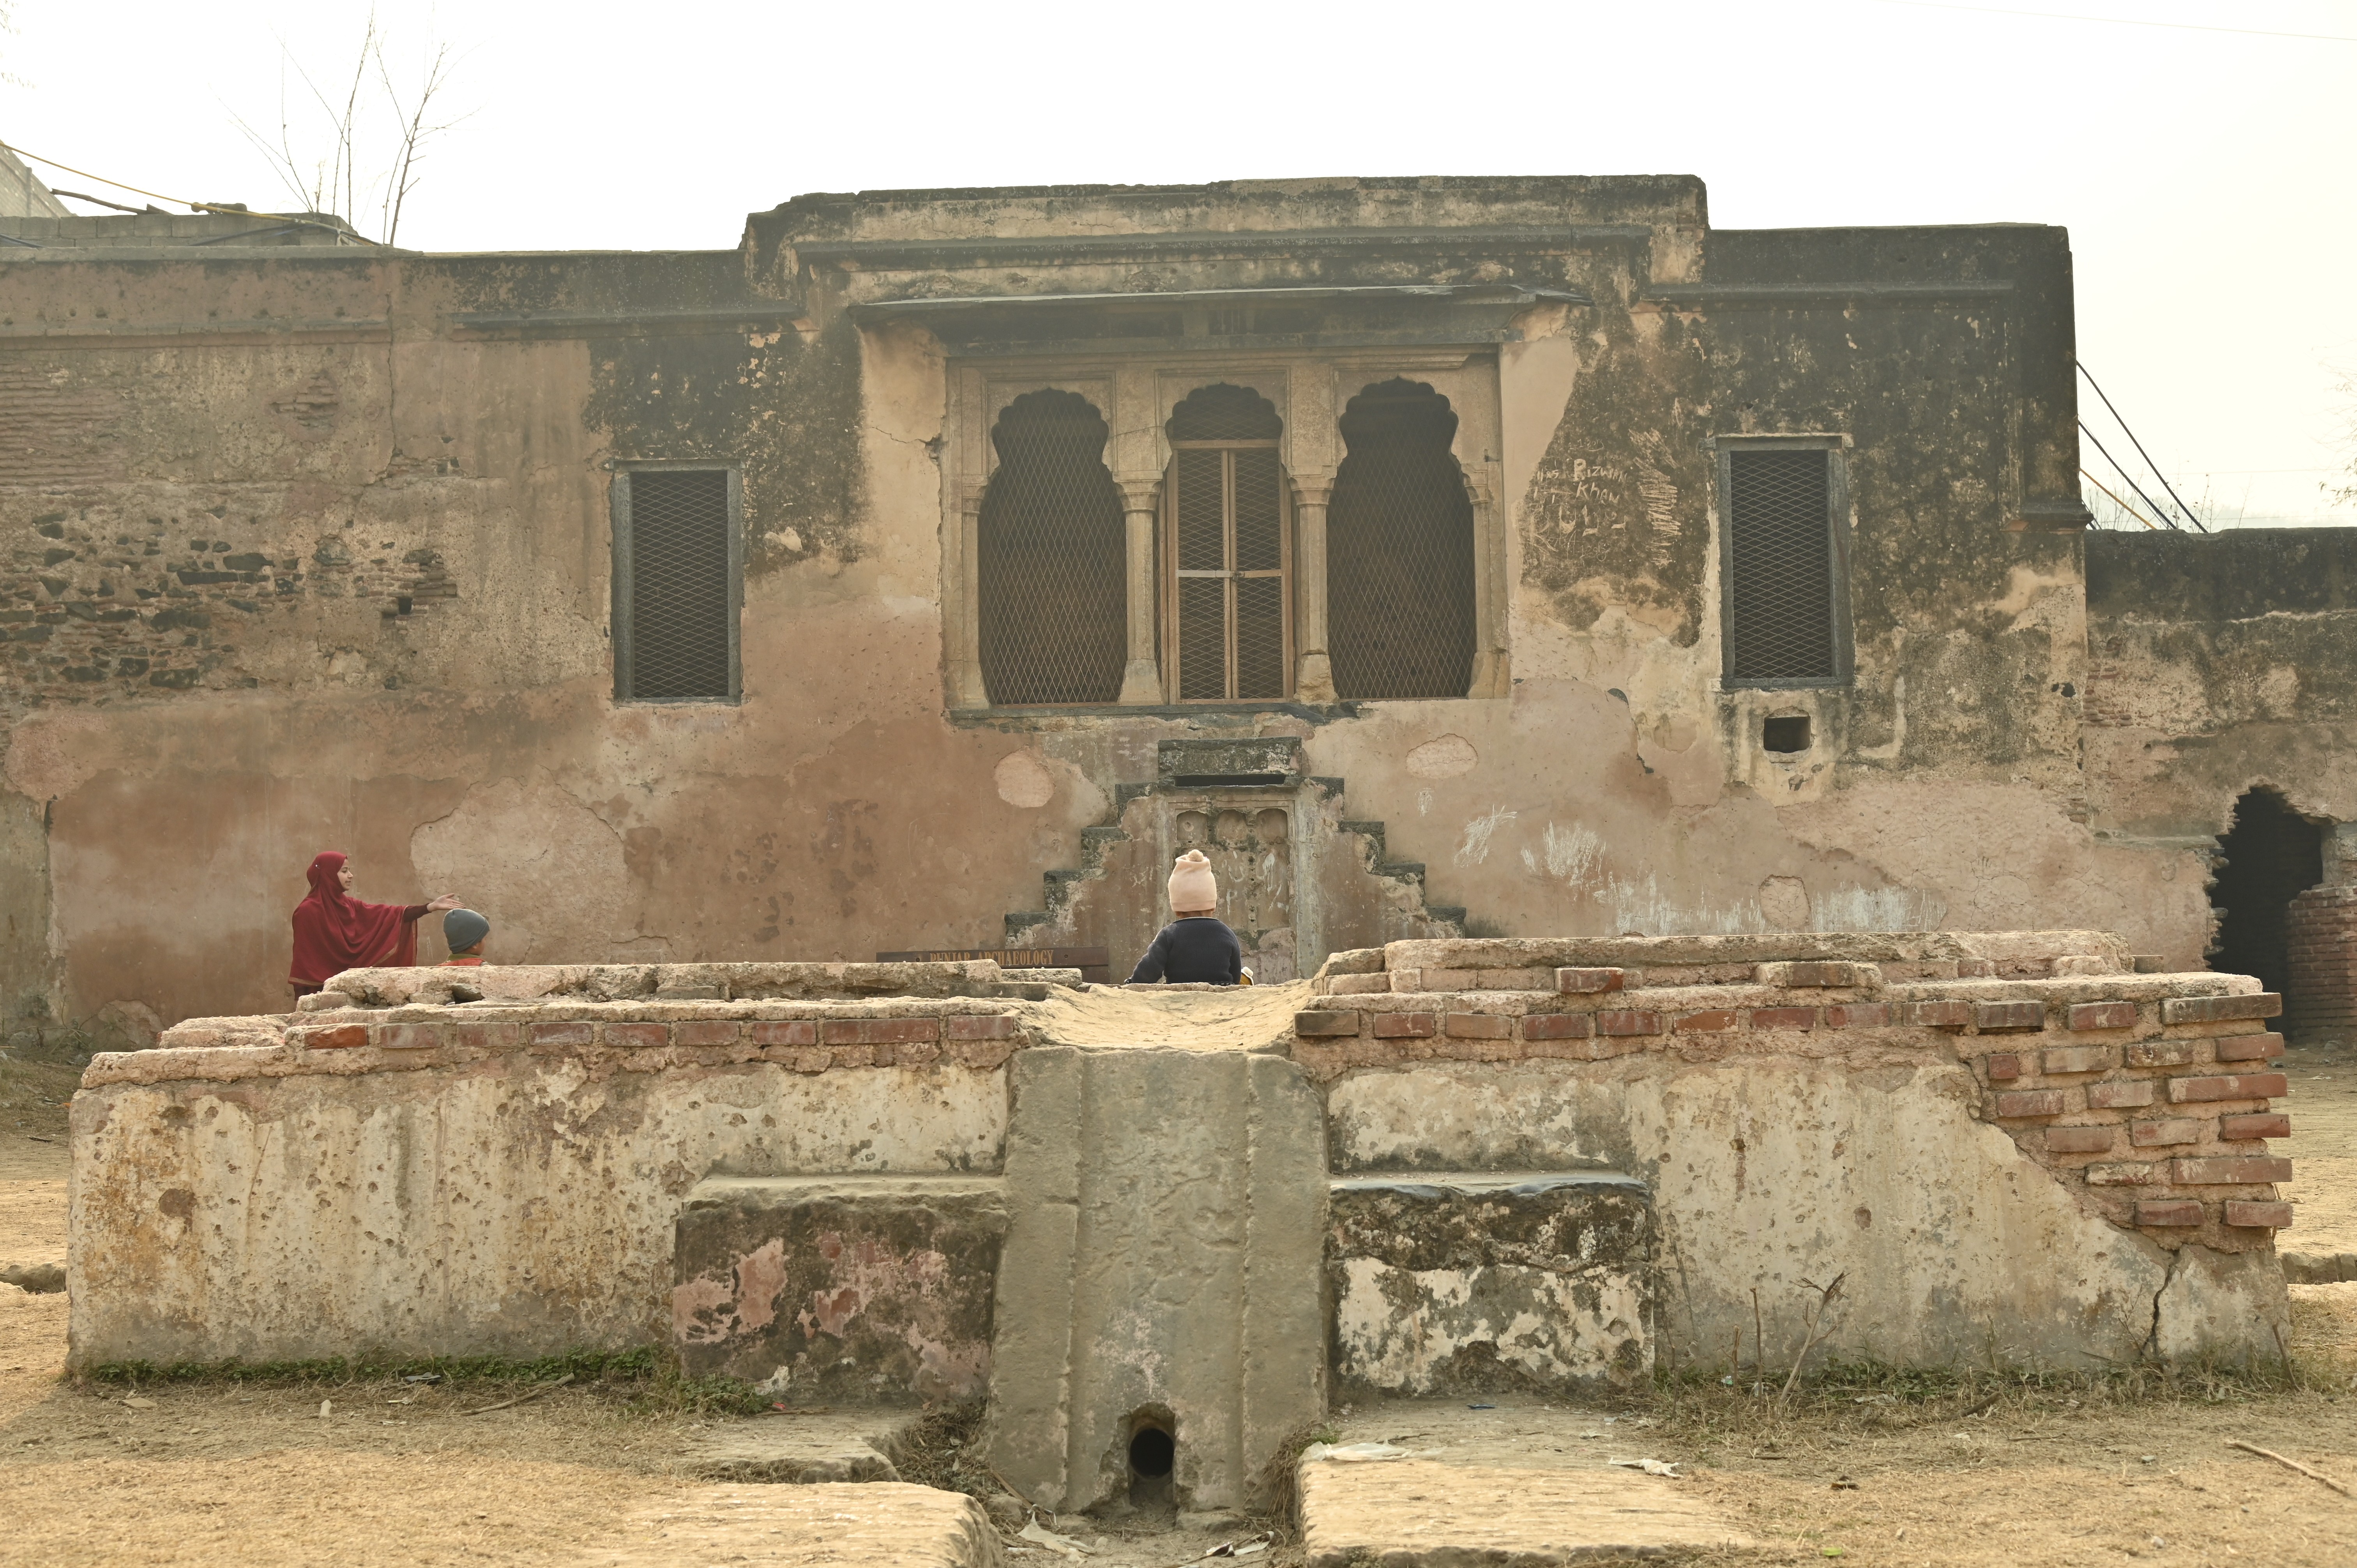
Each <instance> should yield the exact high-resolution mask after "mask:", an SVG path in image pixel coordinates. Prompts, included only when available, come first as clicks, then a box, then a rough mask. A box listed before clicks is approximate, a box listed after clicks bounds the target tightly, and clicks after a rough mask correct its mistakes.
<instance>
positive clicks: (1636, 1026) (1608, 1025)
mask: <svg viewBox="0 0 2357 1568" xmlns="http://www.w3.org/2000/svg"><path fill="white" fill-rule="evenodd" d="M1596 1032H1597V1033H1598V1034H1599V1035H1658V1034H1660V1033H1661V1032H1662V1015H1660V1014H1659V1013H1652V1012H1646V1011H1644V1010H1642V1009H1624V1010H1620V1011H1614V1012H1606V1013H1598V1015H1596Z"/></svg>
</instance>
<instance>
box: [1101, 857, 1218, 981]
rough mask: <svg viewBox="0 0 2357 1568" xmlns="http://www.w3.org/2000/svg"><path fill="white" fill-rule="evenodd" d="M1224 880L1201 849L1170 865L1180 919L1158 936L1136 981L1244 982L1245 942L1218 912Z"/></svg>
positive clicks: (1140, 963) (1137, 971)
mask: <svg viewBox="0 0 2357 1568" xmlns="http://www.w3.org/2000/svg"><path fill="white" fill-rule="evenodd" d="M1219 908H1220V879H1219V877H1218V875H1215V874H1214V873H1213V872H1212V870H1211V861H1210V860H1209V859H1208V858H1207V857H1206V856H1205V855H1204V854H1203V852H1202V851H1201V850H1200V849H1190V850H1189V851H1188V852H1187V853H1186V854H1182V855H1180V856H1179V861H1178V864H1177V865H1173V866H1172V867H1171V868H1170V912H1171V914H1173V915H1175V916H1176V917H1178V918H1176V919H1174V920H1172V921H1171V922H1170V923H1169V924H1168V925H1167V926H1165V927H1163V928H1162V929H1161V930H1160V931H1159V932H1158V933H1157V935H1156V936H1155V939H1154V945H1153V946H1152V947H1150V948H1147V949H1146V956H1145V957H1144V958H1142V959H1139V960H1138V961H1137V968H1136V969H1135V971H1133V972H1131V974H1130V977H1129V983H1131V984H1132V985H1141V984H1151V983H1154V982H1155V981H1157V980H1163V981H1169V982H1171V983H1174V984H1185V983H1189V982H1190V981H1192V982H1200V983H1208V984H1211V985H1236V984H1240V983H1242V982H1243V973H1244V950H1243V943H1242V942H1239V941H1238V940H1236V934H1235V932H1233V931H1232V930H1230V929H1228V927H1227V922H1225V921H1224V920H1222V919H1221V918H1220V917H1219V914H1218V912H1217V911H1218V909H1219Z"/></svg>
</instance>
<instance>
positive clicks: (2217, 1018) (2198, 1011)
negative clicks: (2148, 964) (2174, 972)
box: [2160, 991, 2283, 1024]
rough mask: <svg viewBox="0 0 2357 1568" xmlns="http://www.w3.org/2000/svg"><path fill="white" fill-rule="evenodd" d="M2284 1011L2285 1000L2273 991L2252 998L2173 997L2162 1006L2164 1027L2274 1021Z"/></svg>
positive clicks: (2254, 995)
mask: <svg viewBox="0 0 2357 1568" xmlns="http://www.w3.org/2000/svg"><path fill="white" fill-rule="evenodd" d="M2282 1011H2283V998H2282V997H2280V996H2278V995H2276V993H2274V992H2272V991H2261V992H2258V993H2255V994H2253V995H2249V996H2172V997H2170V998H2169V1000H2168V1001H2166V1002H2163V1003H2162V1004H2160V1021H2161V1022H2162V1023H2164V1024H2222V1023H2232V1022H2234V1021H2236V1020H2239V1019H2243V1018H2272V1017H2274V1016H2275V1015H2276V1014H2278V1013H2280V1012H2282Z"/></svg>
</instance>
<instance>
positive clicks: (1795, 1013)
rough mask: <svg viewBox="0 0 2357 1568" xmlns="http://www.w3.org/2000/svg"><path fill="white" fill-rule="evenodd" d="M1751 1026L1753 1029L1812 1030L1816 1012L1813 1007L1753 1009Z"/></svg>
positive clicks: (1815, 1020)
mask: <svg viewBox="0 0 2357 1568" xmlns="http://www.w3.org/2000/svg"><path fill="white" fill-rule="evenodd" d="M1751 1026H1752V1027H1753V1028H1755V1029H1813V1028H1815V1027H1816V1026H1817V1010H1816V1009H1815V1008H1813V1007H1754V1008H1753V1009H1752V1010H1751Z"/></svg>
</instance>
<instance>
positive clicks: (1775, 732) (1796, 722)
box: [1760, 714, 1809, 753]
mask: <svg viewBox="0 0 2357 1568" xmlns="http://www.w3.org/2000/svg"><path fill="white" fill-rule="evenodd" d="M1760 746H1761V747H1762V748H1763V749H1765V750H1768V751H1781V752H1788V753H1789V752H1795V751H1806V750H1808V749H1809V717H1808V715H1807V714H1794V715H1792V716H1790V717H1785V718H1773V719H1770V720H1769V721H1768V722H1767V723H1765V724H1763V725H1760Z"/></svg>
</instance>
